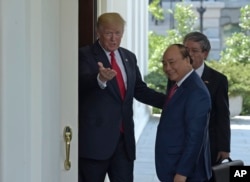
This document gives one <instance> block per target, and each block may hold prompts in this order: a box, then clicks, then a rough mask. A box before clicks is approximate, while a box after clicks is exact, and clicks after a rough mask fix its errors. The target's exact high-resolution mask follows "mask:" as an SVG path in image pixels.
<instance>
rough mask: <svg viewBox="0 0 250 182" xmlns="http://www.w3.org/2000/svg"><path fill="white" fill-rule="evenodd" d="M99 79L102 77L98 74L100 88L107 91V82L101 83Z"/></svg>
mask: <svg viewBox="0 0 250 182" xmlns="http://www.w3.org/2000/svg"><path fill="white" fill-rule="evenodd" d="M99 77H100V74H99V73H98V75H97V82H98V85H99V86H100V88H101V89H105V88H106V87H107V82H106V81H105V82H103V81H101V80H100V78H99Z"/></svg>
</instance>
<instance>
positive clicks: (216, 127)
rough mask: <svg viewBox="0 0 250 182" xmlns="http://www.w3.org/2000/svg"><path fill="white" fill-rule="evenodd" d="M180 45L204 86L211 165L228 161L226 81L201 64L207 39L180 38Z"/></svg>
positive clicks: (197, 36)
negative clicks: (209, 105)
mask: <svg viewBox="0 0 250 182" xmlns="http://www.w3.org/2000/svg"><path fill="white" fill-rule="evenodd" d="M183 44H184V45H185V47H186V48H187V49H188V50H189V54H190V56H191V58H192V59H193V68H194V69H195V70H196V72H197V73H198V75H199V76H200V77H201V79H202V80H203V81H204V83H205V84H206V86H207V88H208V90H209V93H210V96H211V100H212V111H211V116H210V121H209V135H210V146H211V157H212V158H211V159H212V165H215V164H216V162H218V161H221V160H223V159H226V158H228V157H229V153H230V138H231V137H230V136H231V130H230V111H229V101H228V81H227V77H226V76H225V75H223V74H222V73H220V72H218V71H216V70H214V69H212V68H211V67H209V66H207V65H206V64H205V63H204V60H206V59H207V56H208V54H209V51H210V49H211V46H210V42H209V40H208V38H207V37H206V36H205V35H204V34H202V33H200V32H191V33H189V34H187V35H186V36H185V37H184V41H183Z"/></svg>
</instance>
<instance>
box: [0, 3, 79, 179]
mask: <svg viewBox="0 0 250 182" xmlns="http://www.w3.org/2000/svg"><path fill="white" fill-rule="evenodd" d="M65 2H66V1H65V0H0V27H1V28H0V51H1V52H0V181H1V182H64V179H62V178H61V175H62V174H61V173H63V172H64V166H63V162H64V160H63V159H62V156H63V154H64V153H65V145H63V144H64V141H63V137H62V132H63V130H62V129H61V127H62V126H61V125H62V122H61V121H62V118H61V110H63V109H64V108H63V107H64V106H61V104H62V103H63V101H62V93H63V92H64V90H63V91H62V90H61V88H64V87H63V86H65V85H63V84H64V82H63V81H65V80H66V78H65V80H63V81H62V77H63V76H62V72H61V69H64V68H61V67H62V66H63V65H62V60H64V59H65V57H67V55H66V53H64V54H63V57H61V55H62V53H61V52H62V51H61V50H63V49H64V48H67V47H64V46H66V44H64V43H65V42H63V41H64V40H66V38H64V37H65V36H64V35H62V34H61V33H63V32H65V30H64V29H63V30H61V28H62V27H63V26H62V25H63V24H64V22H65V21H66V22H68V20H66V19H67V18H69V16H66V15H65V17H64V19H63V20H62V21H63V22H61V17H63V16H64V14H63V13H65V12H62V8H65V7H63V5H65V4H66V3H65ZM77 2H78V1H77V0H72V1H71V2H70V5H71V6H67V8H71V9H68V10H67V11H66V12H72V11H73V12H74V13H71V15H72V14H74V15H75V16H74V20H75V21H72V23H74V24H73V25H74V26H72V27H70V31H71V32H72V34H74V36H70V40H72V41H73V44H71V43H72V41H67V43H69V44H71V45H70V48H69V49H68V50H69V51H71V50H73V51H75V52H74V53H72V54H71V55H75V57H74V60H68V61H71V63H70V65H74V67H75V70H74V71H73V73H63V75H67V74H70V76H75V79H74V82H75V85H77V66H76V63H77V48H78V43H77V37H78V33H77V21H78V20H77V16H78V15H77V11H76V10H77ZM70 18H72V17H70ZM70 20H71V19H70ZM61 26H62V27H61ZM63 28H65V27H63ZM66 35H67V34H66ZM61 38H63V40H62V39H61ZM67 38H68V37H67ZM65 52H66V51H65ZM70 58H72V56H71V57H70ZM64 70H67V69H64ZM70 76H69V77H67V79H69V78H70ZM70 81H72V80H70ZM70 81H69V82H70ZM66 83H67V82H66ZM66 83H65V84H66ZM67 86H68V87H69V88H72V87H70V86H71V85H67ZM73 89H75V90H74V91H75V92H74V94H75V96H74V97H71V98H70V99H71V100H72V99H74V100H76V97H77V96H76V95H77V91H76V90H77V87H76V86H75V87H74V88H73ZM64 105H66V104H64ZM67 105H69V103H67ZM72 108H73V109H74V110H75V112H76V111H77V103H75V108H74V107H72ZM68 110H70V109H68ZM68 110H67V112H68ZM75 116H77V115H76V114H75ZM63 119H64V118H63ZM74 121H75V123H77V118H74ZM74 134H75V136H74V140H75V141H76V142H74V145H73V146H72V149H75V151H77V130H75V133H74ZM62 145H63V146H64V147H61V146H62ZM76 159H77V152H75V161H74V165H75V166H76V167H75V174H74V176H75V178H70V179H72V180H73V181H76V180H75V179H77V162H76ZM61 161H62V162H61ZM67 174H69V173H67Z"/></svg>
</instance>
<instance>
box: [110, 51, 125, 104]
mask: <svg viewBox="0 0 250 182" xmlns="http://www.w3.org/2000/svg"><path fill="white" fill-rule="evenodd" d="M110 57H111V65H112V69H114V70H115V71H116V72H117V75H116V80H117V83H118V86H119V89H120V93H121V97H122V99H124V97H125V93H126V88H125V84H124V80H123V77H122V72H121V69H120V68H119V66H118V64H117V62H116V59H115V54H114V52H113V51H112V52H111V53H110Z"/></svg>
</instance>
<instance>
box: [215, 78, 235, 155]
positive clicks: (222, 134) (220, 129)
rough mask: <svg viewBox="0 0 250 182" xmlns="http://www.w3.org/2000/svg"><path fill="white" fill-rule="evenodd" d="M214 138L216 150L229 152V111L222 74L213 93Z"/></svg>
mask: <svg viewBox="0 0 250 182" xmlns="http://www.w3.org/2000/svg"><path fill="white" fill-rule="evenodd" d="M215 97H216V98H215V104H214V107H215V108H214V109H215V110H216V116H215V119H216V121H215V123H216V127H215V130H216V139H217V149H218V151H224V152H230V140H231V138H230V136H231V130H230V111H229V101H228V81H227V78H226V77H225V76H222V77H221V79H220V82H219V83H218V87H217V91H216V94H215Z"/></svg>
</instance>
